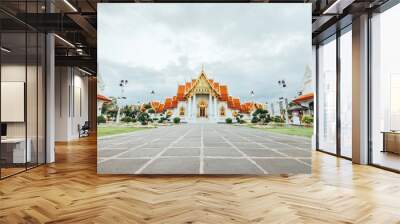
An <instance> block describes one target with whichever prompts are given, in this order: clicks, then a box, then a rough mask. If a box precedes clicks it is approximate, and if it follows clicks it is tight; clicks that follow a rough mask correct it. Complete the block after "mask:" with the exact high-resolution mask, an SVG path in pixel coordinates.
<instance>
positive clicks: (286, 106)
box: [278, 79, 289, 126]
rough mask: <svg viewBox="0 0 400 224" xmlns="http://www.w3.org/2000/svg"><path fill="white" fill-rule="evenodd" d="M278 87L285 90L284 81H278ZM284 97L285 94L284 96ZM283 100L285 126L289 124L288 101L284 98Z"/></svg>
mask: <svg viewBox="0 0 400 224" xmlns="http://www.w3.org/2000/svg"><path fill="white" fill-rule="evenodd" d="M278 85H279V86H280V87H281V88H282V89H285V88H286V87H287V85H286V81H285V80H283V79H282V80H279V81H278ZM285 95H286V94H285ZM283 98H284V100H285V123H286V126H287V125H288V124H289V114H288V106H289V105H288V99H287V97H286V96H285V97H283Z"/></svg>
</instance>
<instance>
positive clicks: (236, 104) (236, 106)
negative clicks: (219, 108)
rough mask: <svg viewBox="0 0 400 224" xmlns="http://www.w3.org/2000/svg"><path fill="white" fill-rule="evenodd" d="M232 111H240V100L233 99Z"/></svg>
mask: <svg viewBox="0 0 400 224" xmlns="http://www.w3.org/2000/svg"><path fill="white" fill-rule="evenodd" d="M232 102H233V105H232V109H235V110H240V99H239V98H232Z"/></svg>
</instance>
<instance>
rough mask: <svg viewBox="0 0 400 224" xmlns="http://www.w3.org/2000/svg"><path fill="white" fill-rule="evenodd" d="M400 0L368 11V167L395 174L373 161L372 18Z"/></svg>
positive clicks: (388, 2)
mask: <svg viewBox="0 0 400 224" xmlns="http://www.w3.org/2000/svg"><path fill="white" fill-rule="evenodd" d="M399 3H400V1H399V0H389V1H387V2H385V4H383V5H381V6H379V7H378V8H376V9H374V10H369V11H368V25H367V26H368V31H367V44H368V54H367V61H368V69H367V73H368V74H367V79H368V87H367V89H368V105H367V106H368V114H367V117H368V118H367V119H368V126H367V127H368V165H371V166H373V167H377V168H380V169H383V170H387V171H391V172H395V173H400V170H397V169H394V168H390V167H387V166H383V165H380V164H376V163H374V160H373V150H374V148H373V140H372V115H373V113H372V103H373V102H372V93H373V88H372V57H373V53H374V52H373V51H372V30H373V29H372V18H373V13H383V12H385V11H386V10H388V9H390V8H392V7H394V6H396V5H397V4H399Z"/></svg>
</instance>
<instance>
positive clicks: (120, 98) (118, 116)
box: [116, 79, 128, 123]
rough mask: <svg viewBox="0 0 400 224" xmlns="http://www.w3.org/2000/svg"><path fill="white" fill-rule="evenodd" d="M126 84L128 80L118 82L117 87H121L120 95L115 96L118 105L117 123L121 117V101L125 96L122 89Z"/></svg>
mask: <svg viewBox="0 0 400 224" xmlns="http://www.w3.org/2000/svg"><path fill="white" fill-rule="evenodd" d="M127 86H128V80H126V79H124V80H121V81H120V82H119V87H120V88H121V95H120V97H118V98H117V105H118V104H119V105H118V113H117V121H116V122H117V123H119V121H120V118H121V107H122V104H121V101H122V100H125V99H126V97H125V96H124V89H125V87H127Z"/></svg>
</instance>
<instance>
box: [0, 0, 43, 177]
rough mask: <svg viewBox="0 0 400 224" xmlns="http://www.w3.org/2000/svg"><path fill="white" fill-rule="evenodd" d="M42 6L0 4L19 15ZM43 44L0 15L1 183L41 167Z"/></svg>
mask: <svg viewBox="0 0 400 224" xmlns="http://www.w3.org/2000/svg"><path fill="white" fill-rule="evenodd" d="M26 4H28V5H26ZM43 5H44V1H34V2H29V3H27V2H21V1H20V2H19V3H18V4H17V5H16V4H14V3H13V2H11V3H9V4H5V3H3V2H2V3H1V4H0V6H5V7H8V8H14V9H16V10H17V12H19V13H24V12H29V13H36V12H39V13H40V12H42V11H43V7H42V6H43ZM15 6H18V8H15ZM4 20H7V21H8V22H9V23H11V22H12V23H15V24H13V26H12V29H10V27H9V26H7V25H8V23H4V22H3V21H4ZM45 44H46V39H45V35H44V34H43V33H40V32H39V31H37V30H34V28H31V27H30V26H28V25H26V24H24V23H22V22H18V21H16V20H14V19H13V18H12V17H9V16H8V15H5V14H2V13H0V47H1V50H0V51H1V57H0V72H1V73H0V82H1V85H0V90H1V91H0V92H1V97H0V102H1V104H0V111H1V115H0V121H1V144H0V178H1V179H2V178H5V177H8V176H10V175H13V174H16V173H19V172H22V171H25V170H27V169H29V168H32V167H36V166H37V165H39V164H43V163H45V117H46V114H45V92H46V91H45V60H46V52H45Z"/></svg>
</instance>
